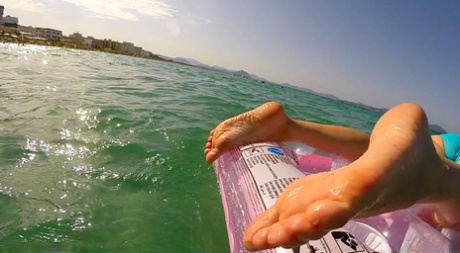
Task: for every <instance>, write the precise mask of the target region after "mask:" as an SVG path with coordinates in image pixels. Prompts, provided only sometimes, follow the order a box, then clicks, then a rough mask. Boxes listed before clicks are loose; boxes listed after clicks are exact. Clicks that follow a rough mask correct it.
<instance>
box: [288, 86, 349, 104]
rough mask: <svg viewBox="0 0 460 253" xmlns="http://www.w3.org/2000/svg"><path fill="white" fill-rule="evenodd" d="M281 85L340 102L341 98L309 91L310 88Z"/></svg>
mask: <svg viewBox="0 0 460 253" xmlns="http://www.w3.org/2000/svg"><path fill="white" fill-rule="evenodd" d="M279 85H281V86H284V87H289V88H291V89H296V90H300V91H306V92H308V93H312V94H315V95H318V96H321V97H325V98H330V99H334V100H340V98H338V97H336V96H334V95H331V94H327V93H321V92H317V91H314V90H312V89H309V88H305V87H300V86H296V85H292V84H289V83H282V84H279Z"/></svg>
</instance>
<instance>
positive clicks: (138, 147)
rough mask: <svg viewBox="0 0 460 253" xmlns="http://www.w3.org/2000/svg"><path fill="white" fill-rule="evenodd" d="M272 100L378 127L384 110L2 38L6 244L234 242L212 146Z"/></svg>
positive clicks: (126, 247)
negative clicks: (227, 125)
mask: <svg viewBox="0 0 460 253" xmlns="http://www.w3.org/2000/svg"><path fill="white" fill-rule="evenodd" d="M270 100H275V101H278V102H281V103H282V104H283V105H284V106H285V108H286V110H287V112H288V114H289V115H290V116H291V117H295V118H299V119H305V120H312V121H315V122H321V123H329V124H339V125H345V126H352V127H356V128H359V129H361V130H364V131H366V132H370V130H371V128H372V126H373V124H374V123H375V122H376V120H377V119H378V117H379V114H377V113H375V112H371V111H368V110H365V109H362V108H358V107H354V106H351V105H349V104H345V103H343V102H340V101H335V100H331V99H327V98H322V97H318V96H315V95H313V94H310V93H305V92H300V91H297V90H293V89H289V88H280V87H279V86H276V85H273V84H269V83H260V82H257V81H254V80H249V79H245V78H240V77H236V76H232V75H227V74H223V73H218V72H211V71H208V70H203V69H199V68H194V67H188V66H183V65H178V64H171V63H164V62H158V61H152V60H145V59H138V58H132V57H125V56H120V55H111V54H102V53H94V52H85V51H74V50H68V49H59V48H46V47H37V46H25V47H24V46H22V47H17V46H15V45H7V44H4V45H0V192H1V194H0V252H7V253H9V252H14V253H16V252H101V253H102V252H110V253H115V252H178V253H179V252H180V253H186V252H196V253H203V252H213V253H214V252H224V253H225V252H229V250H228V241H227V233H226V227H225V221H224V215H223V209H222V202H221V199H220V195H219V188H218V185H217V182H216V177H215V174H214V171H213V169H212V167H211V166H210V165H209V164H207V163H206V162H205V161H204V157H203V147H204V144H205V141H206V139H207V136H208V133H209V131H210V130H211V129H212V128H213V127H214V126H215V125H216V124H218V123H219V122H220V121H222V120H224V119H226V118H228V117H231V116H234V115H236V114H239V113H241V112H244V111H246V110H249V109H252V108H254V107H256V106H258V105H260V104H261V103H263V102H266V101H270Z"/></svg>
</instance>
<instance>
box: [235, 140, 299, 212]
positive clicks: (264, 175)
mask: <svg viewBox="0 0 460 253" xmlns="http://www.w3.org/2000/svg"><path fill="white" fill-rule="evenodd" d="M240 150H241V152H242V155H243V159H244V161H245V162H246V164H247V166H248V168H249V170H250V171H251V174H252V176H253V178H254V181H255V183H256V185H257V189H259V193H260V196H261V197H262V201H263V202H264V204H265V208H266V209H268V208H270V207H271V206H273V205H274V204H275V202H276V200H277V199H278V197H279V195H280V194H281V192H282V191H283V190H284V189H285V188H286V187H287V186H288V185H289V184H290V183H292V181H294V180H296V179H299V178H301V177H303V176H305V175H304V174H303V173H302V172H301V171H299V170H298V169H297V168H296V167H294V166H293V165H292V164H291V162H290V159H291V158H289V157H288V156H286V155H285V154H284V151H283V150H282V149H281V148H280V147H278V146H276V145H273V144H256V145H248V146H244V147H240Z"/></svg>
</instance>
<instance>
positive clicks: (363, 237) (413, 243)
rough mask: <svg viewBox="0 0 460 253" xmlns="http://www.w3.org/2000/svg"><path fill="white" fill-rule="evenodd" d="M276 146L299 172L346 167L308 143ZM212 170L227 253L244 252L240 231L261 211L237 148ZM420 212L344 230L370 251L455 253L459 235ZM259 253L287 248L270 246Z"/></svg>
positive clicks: (385, 217) (390, 215)
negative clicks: (431, 222) (432, 223)
mask: <svg viewBox="0 0 460 253" xmlns="http://www.w3.org/2000/svg"><path fill="white" fill-rule="evenodd" d="M281 148H282V149H283V151H284V153H285V154H287V155H288V156H289V157H290V162H291V164H292V165H294V166H295V167H296V168H297V169H298V170H300V171H302V172H303V173H304V174H305V175H308V174H314V173H320V172H326V171H331V170H334V169H338V168H340V167H342V166H344V165H346V162H345V161H344V160H341V159H340V158H338V157H334V156H328V155H325V154H319V153H315V152H314V150H313V149H311V148H309V147H305V146H302V147H301V148H299V147H297V148H296V147H288V146H284V145H282V146H281ZM214 168H215V172H216V175H217V179H218V183H219V186H220V193H221V197H222V203H223V207H224V212H225V220H226V224H227V232H228V237H229V244H230V250H231V252H232V253H237V252H238V253H245V252H248V251H246V250H245V248H244V247H243V244H242V238H243V234H244V231H245V229H246V228H247V227H248V226H249V225H250V223H251V221H252V220H254V219H255V218H256V217H257V216H258V215H260V214H261V213H262V212H264V211H265V207H264V205H263V203H261V200H260V196H259V193H258V189H257V186H256V185H255V183H254V180H253V179H252V178H251V173H250V172H249V168H248V166H247V165H246V164H245V163H244V161H243V159H242V156H241V151H240V150H239V149H238V148H235V149H234V150H232V151H230V152H228V153H226V154H224V155H223V156H221V157H220V158H219V159H218V160H217V161H216V162H215V163H214ZM424 210H425V211H426V209H424V206H422V205H418V206H414V207H411V208H409V209H405V210H400V211H396V212H392V213H387V214H383V215H380V216H376V217H371V218H366V219H359V220H354V221H350V222H349V223H348V224H347V225H346V226H345V228H346V229H348V231H350V232H351V233H352V234H354V236H355V237H356V238H357V239H358V240H359V241H361V242H363V243H364V244H366V246H367V247H368V248H370V249H372V250H374V251H377V250H378V249H384V250H385V251H386V252H389V251H392V252H427V253H433V252H438V253H444V252H446V253H447V252H460V247H459V243H458V238H459V237H460V236H459V233H457V232H454V231H449V230H443V231H438V230H436V229H434V228H433V227H431V226H430V225H428V224H427V223H425V222H423V221H422V220H421V219H420V218H419V217H418V216H420V214H422V213H423V211H424ZM358 225H359V226H358ZM366 225H368V226H369V229H373V230H375V233H369V231H370V230H369V229H363V227H367V226H366ZM376 235H380V236H381V237H384V238H383V239H384V240H385V241H386V243H388V244H389V246H390V247H391V250H390V249H389V247H388V246H386V247H383V246H379V245H380V244H382V243H381V240H377V239H376V238H375V237H376ZM260 252H272V253H275V252H278V253H279V252H288V251H281V250H280V249H273V250H266V251H260ZM290 252H294V251H290ZM356 252H358V251H356ZM380 252H383V251H380ZM318 253H319V252H318Z"/></svg>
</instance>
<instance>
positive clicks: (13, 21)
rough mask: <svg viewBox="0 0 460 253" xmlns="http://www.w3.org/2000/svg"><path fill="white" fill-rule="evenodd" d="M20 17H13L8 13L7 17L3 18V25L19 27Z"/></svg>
mask: <svg viewBox="0 0 460 253" xmlns="http://www.w3.org/2000/svg"><path fill="white" fill-rule="evenodd" d="M18 23H19V19H18V18H16V17H11V16H10V15H7V16H6V17H4V18H2V26H3V27H7V28H13V29H17V28H18Z"/></svg>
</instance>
